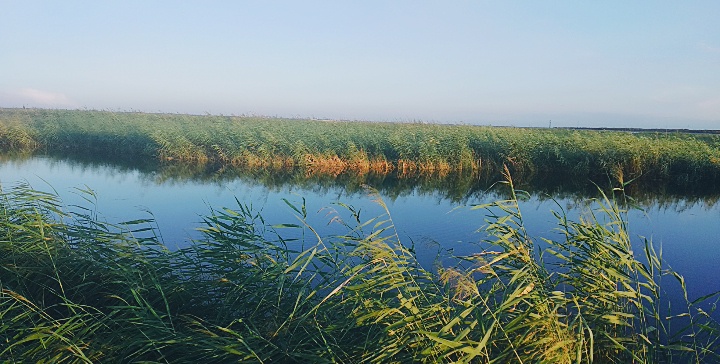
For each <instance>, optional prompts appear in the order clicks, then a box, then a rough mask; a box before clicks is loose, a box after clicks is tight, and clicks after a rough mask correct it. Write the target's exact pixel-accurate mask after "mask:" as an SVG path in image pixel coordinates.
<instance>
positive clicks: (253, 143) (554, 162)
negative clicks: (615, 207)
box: [0, 109, 720, 184]
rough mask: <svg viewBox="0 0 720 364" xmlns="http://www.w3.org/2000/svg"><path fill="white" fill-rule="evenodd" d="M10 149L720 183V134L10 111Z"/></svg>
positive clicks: (6, 113) (0, 118)
mask: <svg viewBox="0 0 720 364" xmlns="http://www.w3.org/2000/svg"><path fill="white" fill-rule="evenodd" d="M0 150H2V151H6V152H7V151H23V150H24V151H44V152H47V153H50V154H55V155H57V154H82V155H93V156H94V157H105V158H133V159H151V160H160V161H164V162H166V163H184V164H215V165H223V166H234V167H245V168H253V169H258V168H262V169H271V170H281V169H300V170H302V171H305V172H307V173H308V174H318V173H320V174H330V175H337V174H339V173H343V172H348V171H352V172H355V173H360V174H363V173H389V172H394V173H396V174H398V175H400V176H403V175H405V176H407V175H414V174H436V175H441V176H444V175H448V174H450V173H464V174H466V175H468V174H469V175H473V176H478V175H482V176H488V175H492V176H495V177H493V178H494V179H497V178H499V175H500V174H501V172H502V166H503V165H508V166H509V168H510V170H511V171H512V172H513V175H514V176H515V177H516V178H518V179H521V180H523V179H528V178H532V177H536V176H541V177H542V176H553V175H558V174H562V175H563V176H566V177H567V178H572V179H584V180H587V179H588V178H590V179H594V180H598V179H603V178H604V179H606V180H607V179H608V178H611V179H615V180H631V179H634V178H638V177H640V178H642V179H643V180H646V181H660V182H672V183H676V184H677V183H681V184H692V183H705V184H711V183H716V182H718V180H720V135H690V134H681V133H629V132H616V131H588V130H564V129H525V128H502V127H482V126H470V125H438V124H419V123H413V124H407V123H369V122H332V121H318V120H292V119H277V118H262V117H235V116H211V115H208V116H196V115H177V114H146V113H115V112H105V111H68V110H38V109H32V110H25V109H1V110H0Z"/></svg>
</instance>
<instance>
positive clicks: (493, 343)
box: [0, 172, 720, 363]
mask: <svg viewBox="0 0 720 364" xmlns="http://www.w3.org/2000/svg"><path fill="white" fill-rule="evenodd" d="M506 173H507V172H506ZM507 177H508V178H507V182H506V184H507V190H508V193H509V194H508V197H507V198H506V199H502V200H499V201H497V202H495V203H492V204H487V205H482V206H474V207H472V208H473V209H475V210H478V211H479V212H480V211H484V216H485V221H484V225H483V226H484V227H483V229H482V230H483V231H484V233H485V235H486V238H485V239H484V240H483V241H482V242H481V243H479V244H478V245H477V250H476V253H474V254H472V255H469V256H454V257H453V256H450V257H447V259H445V260H444V262H445V263H444V264H443V265H438V266H437V267H435V268H432V269H431V268H430V267H423V266H421V265H420V264H419V263H418V262H417V260H416V257H415V253H414V247H412V246H406V245H404V244H403V243H402V242H401V239H400V237H399V236H398V234H397V233H396V232H395V229H394V226H393V221H392V217H391V215H390V211H388V210H387V208H386V206H385V205H384V203H383V202H382V200H381V199H379V198H378V197H377V195H374V196H375V198H376V199H377V202H378V203H379V204H380V206H381V208H382V209H383V211H384V213H383V214H381V215H379V216H377V217H373V218H370V219H367V220H366V219H364V218H362V217H361V216H360V212H359V211H357V210H355V209H354V208H353V207H351V206H344V205H341V206H344V207H345V208H346V209H347V211H346V212H347V213H344V214H339V215H337V216H336V217H334V218H333V219H332V220H333V221H334V222H339V223H341V224H343V226H345V227H346V232H345V233H344V234H341V235H335V236H322V235H319V234H318V233H317V231H316V230H315V229H314V228H313V227H312V226H309V225H307V224H306V223H305V219H306V217H307V211H306V210H305V208H304V206H303V205H299V206H296V205H293V204H290V203H288V208H290V209H292V210H293V211H294V212H295V213H296V214H297V217H298V221H297V222H294V223H289V224H280V225H272V226H271V225H268V224H267V223H266V222H265V221H264V220H263V219H262V216H260V215H259V214H257V213H255V212H254V211H253V210H252V209H251V208H249V207H247V206H245V205H243V204H241V203H240V202H238V203H237V206H236V207H235V208H220V209H213V210H211V211H210V213H209V214H208V215H207V216H206V217H205V218H204V224H203V226H202V227H201V228H200V231H201V232H202V233H203V238H201V239H199V240H197V241H193V242H192V244H190V245H189V246H188V247H186V248H182V249H179V250H175V251H171V250H168V249H167V248H166V247H165V246H163V245H162V242H161V240H160V238H159V237H158V236H157V234H156V230H155V227H154V225H153V222H152V221H151V220H149V219H138V220H134V221H127V222H122V223H117V224H111V223H107V222H104V221H102V220H101V219H100V218H98V212H97V211H96V210H95V208H94V201H95V198H96V197H95V196H94V195H93V193H92V191H90V190H87V191H79V193H80V194H81V195H82V196H85V197H86V199H87V201H88V203H87V206H70V207H66V206H64V205H63V204H62V202H61V201H60V200H59V198H58V197H57V196H56V195H54V194H48V193H43V192H39V191H36V190H34V189H32V188H30V187H29V186H27V185H18V186H16V187H13V188H10V189H6V190H4V191H2V193H1V194H0V343H2V345H0V361H8V362H66V363H92V362H128V363H130V362H133V363H134V362H144V363H151V362H158V363H159V362H173V363H175V362H177V363H183V362H188V363H195V362H204V363H224V362H237V361H248V362H319V363H323V362H562V363H567V362H578V363H580V362H598V363H605V362H615V363H627V362H642V363H654V362H696V363H700V362H707V361H717V360H718V359H720V357H719V356H718V350H719V349H720V348H719V347H718V345H719V343H718V337H720V336H719V335H718V328H719V327H718V324H717V322H716V321H715V320H714V319H713V316H712V315H713V312H707V311H703V309H702V308H701V307H706V306H703V304H706V303H708V302H709V303H713V300H717V295H710V296H707V297H702V298H691V297H687V296H686V297H685V301H686V303H687V304H686V306H685V307H683V308H682V310H681V311H676V312H669V311H668V310H667V309H666V308H665V307H666V306H665V305H664V304H663V303H662V302H663V299H664V298H663V290H662V288H661V287H660V285H659V282H660V280H661V278H662V277H669V278H671V279H677V281H678V282H679V283H681V284H682V288H683V289H684V287H685V286H684V280H683V279H682V277H681V276H680V275H679V274H677V273H675V272H672V271H670V270H668V269H667V267H665V266H664V264H663V262H662V256H661V255H659V254H656V252H655V251H654V249H653V245H652V243H651V242H646V243H645V248H644V250H643V256H642V257H638V256H635V255H634V254H635V253H634V252H633V250H632V249H631V246H630V237H629V236H628V233H627V231H628V226H627V224H628V223H627V218H626V215H625V214H626V213H625V211H623V210H622V209H621V208H620V207H619V205H618V204H617V203H616V202H615V201H614V200H613V199H611V198H608V197H607V196H605V195H603V194H601V195H600V198H599V199H597V200H595V201H593V202H592V204H589V205H588V211H587V213H586V214H584V215H583V217H582V218H580V219H579V220H577V221H570V220H568V219H567V218H566V216H565V215H564V214H563V213H562V211H560V212H557V213H555V216H556V218H557V221H558V225H557V227H558V231H559V232H561V233H562V235H561V236H562V238H561V239H558V240H557V241H556V240H549V239H545V240H544V241H543V243H542V244H544V245H543V246H544V248H543V249H542V250H541V249H540V246H539V245H537V243H536V238H534V237H533V236H532V233H531V232H530V231H527V229H526V227H525V225H524V222H523V217H522V211H521V209H520V204H521V200H522V196H523V195H522V192H519V191H516V190H515V188H514V185H513V184H512V181H511V180H510V179H509V175H507ZM482 215H483V214H479V215H478V217H479V219H480V217H481V216H482ZM481 224H483V223H482V222H480V221H479V222H478V225H481ZM288 229H289V230H288ZM293 231H294V232H295V233H294V234H287V232H293ZM287 236H293V238H288V237H287ZM448 262H450V263H448ZM714 303H717V301H715V302H714ZM712 307H714V306H712Z"/></svg>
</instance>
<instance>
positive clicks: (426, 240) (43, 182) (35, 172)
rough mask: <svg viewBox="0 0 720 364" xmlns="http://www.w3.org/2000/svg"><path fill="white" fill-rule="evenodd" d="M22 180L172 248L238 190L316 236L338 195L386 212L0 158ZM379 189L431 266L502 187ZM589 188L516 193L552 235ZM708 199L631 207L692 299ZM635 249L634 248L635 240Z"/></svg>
mask: <svg viewBox="0 0 720 364" xmlns="http://www.w3.org/2000/svg"><path fill="white" fill-rule="evenodd" d="M21 181H25V182H28V183H29V184H30V185H31V186H32V187H34V188H35V189H39V190H46V191H56V192H57V193H58V194H59V195H60V196H61V198H62V199H63V201H64V203H65V204H66V205H72V204H81V205H84V206H87V203H86V202H85V201H84V199H83V197H81V196H80V195H81V194H79V193H78V192H77V189H87V188H89V189H92V190H93V191H94V192H95V194H96V195H97V203H96V206H95V208H96V209H97V211H98V212H99V213H100V216H101V217H102V218H103V219H105V220H107V221H109V222H122V221H128V220H133V219H138V218H154V219H155V220H156V223H157V227H158V229H159V231H160V233H161V236H162V239H163V242H164V243H165V244H166V245H167V246H168V247H170V248H177V247H183V246H186V245H187V244H188V243H189V241H190V240H191V239H193V238H198V237H200V234H199V233H198V232H197V231H196V230H195V229H196V228H198V227H200V226H201V221H202V216H203V215H207V214H209V213H210V208H211V207H213V208H222V207H228V208H237V202H236V199H237V200H238V201H240V202H241V203H243V204H246V205H248V206H252V208H253V209H254V210H256V211H259V212H261V214H262V216H263V217H264V218H265V220H266V222H267V223H268V224H270V225H272V224H281V223H294V224H297V223H299V220H298V217H297V216H296V215H297V213H296V212H294V211H293V210H292V209H291V208H290V207H288V205H287V204H286V203H285V202H284V201H283V199H287V200H288V201H289V202H291V203H293V204H295V205H298V206H299V205H301V204H302V203H303V201H304V203H305V204H306V208H307V211H308V218H307V222H308V223H309V224H310V225H312V226H313V227H314V228H315V229H316V230H318V231H319V232H320V234H321V235H329V234H338V233H342V232H346V229H344V228H343V227H342V226H341V225H340V224H338V223H329V222H330V221H331V220H332V218H333V217H334V216H340V217H342V218H343V219H348V218H349V216H350V215H349V214H348V212H347V210H345V208H343V207H341V206H339V205H337V203H338V202H342V203H345V204H349V205H353V206H354V207H355V208H356V209H360V210H361V217H362V218H363V219H369V218H372V217H375V216H378V215H381V214H383V213H384V212H385V211H384V209H383V208H382V207H381V206H379V205H378V204H377V203H376V202H374V201H373V200H374V197H371V196H369V195H368V193H367V192H366V191H364V190H363V189H359V188H357V186H353V187H343V186H342V185H341V184H330V185H327V184H325V185H323V184H317V185H313V184H312V183H310V184H308V183H292V182H289V183H288V182H283V183H267V181H259V180H253V179H247V178H235V179H232V178H226V179H222V180H198V179H184V178H167V176H164V175H162V174H159V173H156V172H153V171H147V170H145V171H143V172H141V171H140V170H137V169H133V168H118V167H116V166H112V165H102V164H88V163H77V162H72V161H63V160H56V159H52V158H47V157H34V158H30V159H26V160H23V161H12V160H11V161H5V162H2V163H0V184H1V186H2V188H3V189H7V188H9V187H11V186H12V185H14V184H17V183H18V182H21ZM379 190H380V197H382V199H383V200H384V202H385V203H386V204H387V207H388V210H389V212H390V215H391V217H392V220H393V222H394V225H395V227H396V229H397V232H398V235H399V237H400V239H401V240H402V241H403V242H404V243H406V244H414V246H415V250H416V251H417V253H418V256H419V259H420V261H421V263H422V264H424V265H428V266H430V265H431V264H433V261H434V260H435V258H436V256H437V251H438V247H442V248H443V249H452V250H453V252H454V253H455V254H466V253H472V252H473V251H474V249H476V246H475V245H473V244H471V243H473V242H478V241H480V240H482V239H483V238H484V236H483V235H482V234H481V233H478V232H477V230H478V229H479V228H481V227H482V226H483V225H484V218H485V214H484V212H483V210H474V211H472V210H470V209H469V208H468V207H463V206H470V205H474V204H483V203H489V202H491V201H494V200H496V199H498V198H501V197H502V192H487V193H483V192H482V190H480V192H479V193H474V194H466V195H464V196H462V197H460V198H455V197H449V196H448V193H447V191H446V190H440V189H438V190H433V189H432V188H412V187H409V188H408V187H407V186H405V187H404V188H402V189H399V188H397V187H393V186H390V187H388V186H383V188H380V189H379ZM398 191H399V192H398ZM589 197H591V196H586V197H582V196H580V197H578V196H577V195H571V196H567V195H563V196H547V195H545V194H542V193H538V194H531V195H530V198H529V199H528V200H525V201H522V202H521V209H522V211H523V216H524V218H525V224H526V228H527V229H528V231H529V232H530V234H531V235H533V236H535V237H549V238H559V235H558V233H557V232H555V230H554V229H556V228H557V221H556V219H555V218H554V217H553V215H552V214H551V213H550V211H551V210H555V211H557V210H559V209H560V208H562V209H564V210H566V211H567V213H568V215H569V216H570V217H571V218H575V217H577V216H578V214H579V213H580V212H581V211H582V209H583V208H584V207H583V206H585V203H584V202H583V201H584V200H586V199H587V198H589ZM593 197H594V196H593ZM715 201H716V199H714V198H712V197H706V198H696V197H692V198H691V197H688V198H682V197H680V198H678V197H673V198H664V197H663V196H656V197H651V198H643V199H641V200H639V201H638V202H639V204H640V205H642V207H643V209H644V211H637V210H633V211H631V212H630V213H629V214H628V219H629V223H630V230H631V231H630V232H631V234H632V236H633V237H634V238H633V239H634V240H635V241H636V242H637V243H639V242H640V241H641V239H640V238H638V236H642V237H647V238H649V239H652V241H653V243H654V244H655V246H656V247H657V249H658V250H660V249H661V250H662V255H663V258H664V259H665V262H666V263H667V264H669V265H670V266H671V267H672V268H673V269H675V270H676V271H678V272H680V273H681V274H682V275H684V276H685V278H686V280H687V282H688V283H687V284H688V290H689V294H690V299H691V300H692V299H694V298H697V297H700V296H702V295H705V294H708V293H711V292H714V291H718V290H720V279H718V278H717V276H718V273H720V269H719V268H718V262H720V204H718V203H716V202H715ZM306 232H307V231H306ZM288 234H296V235H297V234H298V232H297V231H290V232H288ZM635 250H636V252H637V253H638V254H640V253H641V251H640V248H639V247H638V248H637V249H635ZM670 279H671V278H669V277H668V278H666V280H670ZM675 286H677V285H675ZM668 289H669V290H671V291H673V290H674V291H676V289H677V287H675V288H673V287H672V285H669V288H668Z"/></svg>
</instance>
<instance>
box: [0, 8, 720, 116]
mask: <svg viewBox="0 0 720 364" xmlns="http://www.w3.org/2000/svg"><path fill="white" fill-rule="evenodd" d="M0 8H1V9H2V10H3V13H4V15H5V16H4V20H3V22H2V23H0V47H1V48H2V49H3V54H2V55H1V56H0V69H2V70H3V71H2V72H0V107H23V106H25V107H40V108H68V109H98V110H114V111H143V112H163V113H190V114H205V113H209V114H215V115H218V114H224V115H262V116H278V117H294V118H319V119H340V120H367V121H423V122H436V123H466V124H480V125H514V126H536V127H543V126H549V125H550V124H552V126H569V127H641V128H688V129H720V27H717V25H716V14H718V13H720V2H715V1H709V0H706V1H693V2H671V1H655V2H647V1H642V2H632V3H625V2H620V1H611V2H602V3H598V2H582V3H580V2H553V3H541V2H537V3H536V2H487V1H480V2H471V3H468V2H462V3H459V2H458V3H447V2H429V1H420V2H416V1H396V2H390V3H388V2H380V1H366V2H361V3H356V2H345V1H338V2H322V1H309V2H288V1H273V2H245V1H210V2H201V1H185V2H171V1H154V2H143V1H123V2H120V1H107V2H82V1H66V2H52V1H47V0H46V1H32V0H29V1H24V2H21V3H20V2H13V1H5V0H0Z"/></svg>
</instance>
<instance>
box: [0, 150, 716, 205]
mask: <svg viewBox="0 0 720 364" xmlns="http://www.w3.org/2000/svg"><path fill="white" fill-rule="evenodd" d="M41 157H42V158H47V159H48V160H49V161H50V162H51V163H58V164H66V165H69V166H70V167H71V168H75V169H79V170H84V169H97V168H105V169H107V170H108V171H114V173H128V172H133V173H139V175H140V178H141V179H142V180H143V181H144V182H145V183H153V184H157V185H173V184H178V183H187V182H193V183H202V184H210V185H218V186H220V185H223V184H226V183H228V182H231V181H238V180H239V181H242V182H243V183H245V184H249V185H253V186H262V187H264V188H266V189H268V190H271V191H283V190H289V189H291V188H300V189H304V190H308V191H313V192H315V193H328V192H330V191H333V190H337V189H338V188H341V189H343V190H344V191H345V193H346V194H362V193H364V192H365V186H372V187H373V188H375V189H377V190H378V191H380V192H381V193H382V195H383V196H384V197H385V198H387V199H390V200H394V199H397V198H399V197H403V196H411V195H412V196H415V195H430V196H435V197H437V198H440V199H442V200H446V201H450V202H452V203H454V204H458V205H462V204H468V203H471V201H477V200H484V199H486V198H488V197H497V198H505V197H507V196H506V195H505V191H506V190H505V189H502V188H500V189H499V188H497V184H498V181H500V180H502V179H503V177H502V176H501V175H477V174H472V173H465V174H463V173H457V174H450V175H438V174H418V175H399V174H397V173H391V174H376V173H368V174H357V173H352V172H347V173H340V174H322V173H318V174H308V173H307V172H306V171H304V170H302V169H300V168H296V169H277V170H269V169H257V168H256V169H250V168H234V167H231V166H222V165H211V164H206V165H192V164H178V163H167V162H165V163H161V162H158V161H153V160H146V159H144V160H127V159H123V158H121V157H120V156H116V157H115V158H103V159H93V158H91V157H90V156H88V155H87V154H77V155H72V154H68V155H62V156H58V155H52V156H41ZM32 158H35V156H33V155H27V154H26V155H2V156H0V161H2V162H8V161H10V162H15V163H17V162H22V161H23V160H30V159H32ZM515 185H516V187H517V188H519V189H522V190H524V191H527V192H528V193H530V194H531V195H532V196H534V197H536V198H538V199H540V200H543V199H561V200H566V201H574V202H576V203H581V202H583V201H586V200H587V199H589V198H595V197H598V194H599V193H598V191H599V189H601V190H604V191H610V190H612V189H613V188H615V187H619V185H620V184H619V183H617V182H613V181H612V180H611V179H610V178H608V179H606V180H595V181H591V180H584V181H576V180H568V179H566V178H563V176H555V175H546V176H535V178H533V179H532V180H515ZM624 190H625V191H624V192H625V194H626V195H627V196H630V197H632V200H633V202H634V203H635V204H636V205H637V206H639V207H641V208H650V207H653V208H661V209H670V210H675V211H683V210H685V209H687V208H689V207H692V206H696V205H698V204H700V205H703V206H706V207H713V206H715V204H717V202H718V200H719V199H720V185H698V184H694V185H687V184H673V183H657V182H656V181H652V180H644V179H643V178H642V177H640V178H638V179H636V180H634V181H630V182H629V183H627V184H626V185H625V186H624Z"/></svg>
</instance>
